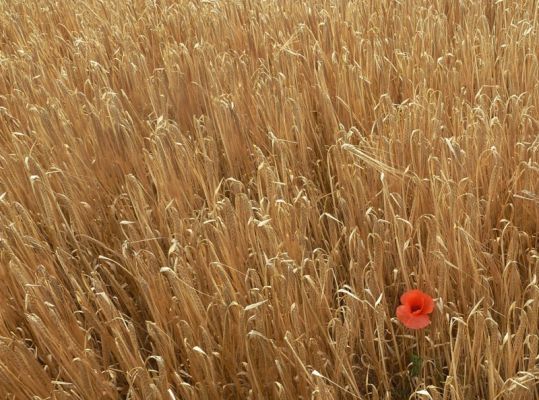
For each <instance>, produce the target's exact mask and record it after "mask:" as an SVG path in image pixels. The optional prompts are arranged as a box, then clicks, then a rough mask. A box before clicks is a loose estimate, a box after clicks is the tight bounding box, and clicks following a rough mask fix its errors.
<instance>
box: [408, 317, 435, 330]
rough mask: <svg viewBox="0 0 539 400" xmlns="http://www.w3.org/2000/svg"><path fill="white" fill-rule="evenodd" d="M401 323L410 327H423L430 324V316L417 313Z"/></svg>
mask: <svg viewBox="0 0 539 400" xmlns="http://www.w3.org/2000/svg"><path fill="white" fill-rule="evenodd" d="M402 323H403V324H404V326H406V327H407V328H410V329H423V328H426V327H427V326H429V325H430V318H429V316H428V315H417V316H413V317H411V318H409V319H408V320H407V321H403V322H402Z"/></svg>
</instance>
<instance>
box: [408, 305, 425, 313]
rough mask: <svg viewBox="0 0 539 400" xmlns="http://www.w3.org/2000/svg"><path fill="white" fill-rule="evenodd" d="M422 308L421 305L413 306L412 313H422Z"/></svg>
mask: <svg viewBox="0 0 539 400" xmlns="http://www.w3.org/2000/svg"><path fill="white" fill-rule="evenodd" d="M421 308H422V305H421V304H412V306H411V307H410V311H412V313H415V312H417V311H421Z"/></svg>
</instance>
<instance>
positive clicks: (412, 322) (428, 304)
mask: <svg viewBox="0 0 539 400" xmlns="http://www.w3.org/2000/svg"><path fill="white" fill-rule="evenodd" d="M401 304H402V305H400V306H398V307H397V318H398V319H399V321H400V322H402V323H403V324H404V326H405V327H407V328H410V329H423V328H425V327H426V326H428V325H429V324H430V317H429V314H430V313H431V312H432V311H433V310H434V301H433V300H432V297H430V296H429V295H428V294H426V293H423V292H422V291H421V290H419V289H414V290H409V291H407V292H406V293H404V294H403V295H402V296H401Z"/></svg>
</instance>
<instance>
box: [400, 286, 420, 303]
mask: <svg viewBox="0 0 539 400" xmlns="http://www.w3.org/2000/svg"><path fill="white" fill-rule="evenodd" d="M422 295H423V292H422V291H421V290H419V289H413V290H409V291H407V292H406V293H403V295H402V296H401V298H400V300H401V304H411V303H416V302H420V301H421V300H420V299H421V298H422V297H423V296H422Z"/></svg>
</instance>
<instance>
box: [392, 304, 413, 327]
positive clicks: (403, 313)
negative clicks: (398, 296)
mask: <svg viewBox="0 0 539 400" xmlns="http://www.w3.org/2000/svg"><path fill="white" fill-rule="evenodd" d="M396 314H397V318H398V320H399V321H400V322H402V323H403V324H405V325H406V321H408V320H409V319H410V318H413V315H412V311H411V310H410V307H408V306H407V305H403V306H398V307H397V312H396Z"/></svg>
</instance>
